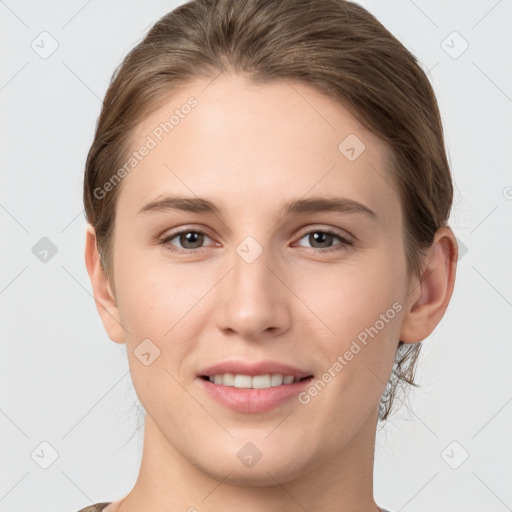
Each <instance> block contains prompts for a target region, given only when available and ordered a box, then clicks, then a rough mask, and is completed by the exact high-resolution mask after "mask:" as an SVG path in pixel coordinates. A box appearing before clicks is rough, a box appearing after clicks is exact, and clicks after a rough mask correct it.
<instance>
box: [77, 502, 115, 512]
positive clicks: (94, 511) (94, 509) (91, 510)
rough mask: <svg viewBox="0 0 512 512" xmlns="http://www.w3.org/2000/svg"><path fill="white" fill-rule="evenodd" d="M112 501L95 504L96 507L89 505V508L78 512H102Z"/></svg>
mask: <svg viewBox="0 0 512 512" xmlns="http://www.w3.org/2000/svg"><path fill="white" fill-rule="evenodd" d="M110 503H111V502H110V501H108V502H103V503H95V504H94V505H89V506H88V507H85V508H82V509H80V510H78V511H77V512H100V511H101V510H103V509H104V508H105V507H106V506H107V505H110Z"/></svg>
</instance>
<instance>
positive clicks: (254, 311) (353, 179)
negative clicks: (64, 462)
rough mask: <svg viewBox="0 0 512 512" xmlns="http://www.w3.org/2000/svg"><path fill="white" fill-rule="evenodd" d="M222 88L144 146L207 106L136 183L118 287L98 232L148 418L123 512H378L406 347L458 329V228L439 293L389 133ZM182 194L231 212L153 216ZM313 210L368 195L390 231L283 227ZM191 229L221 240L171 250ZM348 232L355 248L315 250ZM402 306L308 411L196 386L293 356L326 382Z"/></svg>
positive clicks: (91, 254)
mask: <svg viewBox="0 0 512 512" xmlns="http://www.w3.org/2000/svg"><path fill="white" fill-rule="evenodd" d="M208 83H209V81H206V80H198V81H195V82H191V83H190V84H188V85H187V86H186V87H184V88H183V89H181V90H180V91H178V92H175V93H173V95H172V97H171V98H169V100H168V101H167V102H166V104H165V105H164V106H163V107H162V108H160V109H159V110H158V111H155V112H154V113H153V114H151V115H150V116H149V117H148V118H147V119H145V120H144V122H142V123H141V124H140V125H139V127H138V129H137V130H136V133H134V136H133V148H134V149H135V148H138V147H140V146H141V145H142V144H143V143H144V140H145V139H146V137H147V135H148V134H150V133H151V131H152V130H153V129H154V127H155V126H157V125H158V124H159V123H160V122H162V121H163V120H165V119H168V118H169V115H170V113H172V111H173V110H174V109H175V108H179V107H180V105H182V104H184V103H185V102H186V100H187V98H189V97H190V96H194V97H195V98H196V99H197V100H198V106H197V107H195V108H194V109H193V110H192V111H191V113H190V114H189V115H188V116H186V117H185V118H184V119H182V120H180V123H179V125H178V126H176V127H175V128H174V130H173V131H172V132H171V133H169V134H168V135H166V136H165V137H164V139H163V140H162V141H161V142H160V143H159V144H158V146H157V147H156V148H154V149H152V150H151V152H150V153H149V154H148V155H147V156H146V157H145V158H144V159H143V160H142V161H141V162H140V163H139V164H138V165H137V167H136V168H135V169H133V170H132V171H131V172H130V173H129V174H128V175H127V176H126V177H125V178H124V179H123V180H122V183H121V185H119V186H121V190H120V195H119V198H118V203H117V206H116V222H115V230H114V237H113V269H114V272H113V283H111V282H109V281H108V279H107V277H106V275H105V273H104V272H103V270H102V268H101V266H100V262H99V256H98V252H97V249H96V241H95V234H94V228H93V227H92V226H89V228H88V231H87V236H86V265H87V270H88V273H89V276H90V278H91V283H92V287H93V291H94V297H95V300H96V304H97V307H98V312H99V314H100V316H101V319H102V322H103V324H104V326H105V329H106V331H107V333H108V336H109V337H110V339H112V340H113V341H114V342H116V343H126V345H127V347H126V348H127V354H128V360H129V365H130V371H131V376H132V379H133V383H134V387H135V390H136V392H137V395H138V397H139V399H140V402H141V404H142V405H143V406H144V409H145V410H146V413H147V416H146V423H145V434H144V450H143V456H142V462H141V468H140V473H139V477H138V479H137V482H136V484H135V486H134V488H133V490H132V491H131V492H130V493H129V494H128V495H127V496H126V497H125V498H124V499H123V500H118V501H116V502H114V503H113V504H112V505H110V506H109V507H108V508H107V509H106V511H107V512H114V511H117V512H131V511H133V512H135V511H137V510H143V509H144V510H152V511H153V512H160V511H161V512H163V511H167V512H168V511H170V510H172V511H174V510H176V511H178V510H183V511H186V510H190V511H193V510H199V511H201V512H203V511H207V512H210V511H211V512H213V511H222V512H230V511H234V510H237V511H238V510H239V509H240V504H243V509H244V510H245V511H248V512H259V511H265V512H269V511H271V512H272V511H275V512H278V511H279V512H282V511H283V510H287V511H292V512H294V511H303V510H308V511H309V512H314V511H323V512H325V511H339V510H343V511H344V512H356V511H358V512H360V511H363V510H364V511H368V512H377V511H378V510H379V508H378V506H377V505H376V503H375V501H374V498H373V478H372V477H373V459H374V445H375V432H376V426H377V413H378V404H379V399H380V396H381V394H382V392H383V391H384V388H385V385H386V382H387V381H388V378H389V375H390V373H391V369H392V365H393V361H394V357H395V352H396V348H397V345H398V341H399V339H401V340H402V341H404V342H406V343H417V342H419V341H421V340H423V339H425V338H426V337H427V336H428V335H429V334H430V333H431V332H432V331H433V330H434V328H435V327H436V325H437V324H438V323H439V321H440V320H441V318H442V317H443V315H444V313H445V310H446V308H447V306H448V303H449V300H450V297H451V294H452V290H453V287H454V281H455V270H456V261H457V246H456V241H455V237H454V235H453V233H452V231H451V230H450V229H448V228H441V229H439V230H438V232H437V233H436V236H435V240H434V244H433V246H432V248H431V249H430V251H428V253H427V258H426V259H425V270H424V272H423V274H422V276H421V278H419V277H412V276H411V277H410V278H409V276H408V274H407V269H406V260H405V252H404V242H403V239H402V228H403V215H402V211H401V206H400V198H399V196H398V193H397V191H396V188H395V187H394V186H393V183H394V182H393V177H392V175H391V172H390V170H389V169H388V168H387V167H386V164H387V161H388V157H389V154H388V149H387V147H386V146H385V145H384V143H383V142H382V141H381V140H380V139H379V138H378V137H376V136H375V135H373V134H372V133H370V132H369V131H367V130H366V129H365V128H364V127H363V126H362V125H361V124H360V123H359V122H358V121H357V120H356V119H355V118H354V117H353V116H352V115H351V114H350V113H349V111H348V110H347V109H345V108H344V107H343V106H342V105H340V104H339V103H337V102H334V101H333V100H332V99H329V98H327V97H325V96H323V95H322V94H321V93H320V92H318V91H316V90H315V89H312V88H310V87H308V86H306V85H300V84H297V83H296V84H293V86H291V85H290V84H288V83H286V82H275V83H273V84H265V85H255V84H252V83H250V82H248V81H247V80H246V79H245V78H243V77H240V76H237V75H234V74H229V73H224V74H223V75H222V76H220V77H219V78H217V79H216V80H214V81H213V82H212V83H210V84H209V85H208ZM207 85H208V86H207ZM349 134H356V135H357V137H358V138H359V139H360V140H361V141H363V142H364V144H365V146H366V149H365V151H364V152H363V153H362V154H361V155H360V156H359V157H358V158H357V159H356V160H354V161H349V160H348V159H347V158H346V157H345V156H344V155H343V154H342V153H341V152H340V151H339V150H338V145H339V144H340V142H342V141H343V140H344V139H345V138H346V137H347V136H348V135H349ZM372 166H373V167H372ZM376 170H378V172H376ZM383 178H384V179H383ZM166 194H175V195H183V196H186V197H196V196H199V197H204V198H208V199H210V200H211V201H213V202H215V203H216V204H217V205H218V206H219V207H220V208H222V211H223V213H222V215H220V216H217V215H214V214H210V213H191V212H183V211H177V210H174V211H173V210H171V211H159V212H151V213H146V214H141V215H137V212H138V211H139V210H140V209H141V208H142V207H143V206H144V205H146V204H147V203H149V202H151V201H154V200H155V199H157V198H161V197H162V196H163V195H166ZM313 196H315V197H319V196H321V197H327V196H343V197H346V198H350V199H352V200H354V201H358V202H360V203H363V204H364V205H366V206H367V207H368V208H370V209H371V210H372V211H373V212H375V214H376V217H375V218H373V217H372V216H369V215H365V214H362V213H340V212H334V211H327V212H318V213H312V214H308V215H298V214H293V215H290V216H288V217H283V216H281V215H280V210H281V208H282V206H283V205H284V204H285V203H286V202H288V201H292V200H296V199H303V198H310V197H313ZM181 227H185V228H190V231H196V232H197V230H200V231H201V232H203V233H205V234H206V236H205V238H204V241H203V243H202V247H203V249H201V250H199V252H198V249H194V248H193V247H198V246H200V242H199V244H198V245H196V246H194V245H193V244H190V243H189V245H187V241H186V240H183V238H182V239H181V243H180V238H179V237H178V238H176V237H174V238H173V239H172V242H170V241H168V242H167V243H166V244H165V243H162V240H163V238H164V237H165V236H168V235H170V234H171V232H172V231H173V230H176V228H181ZM329 228H331V229H334V230H337V231H338V232H339V233H340V235H341V236H343V237H345V238H347V239H348V240H352V241H353V245H347V244H344V243H342V242H341V241H340V240H339V239H337V238H336V237H334V238H332V239H329V238H327V239H325V240H324V241H323V242H322V241H321V240H320V242H315V239H314V238H313V236H312V235H311V236H308V233H310V232H313V233H314V232H318V231H320V232H322V230H325V229H329ZM249 235H250V236H252V237H253V238H254V239H255V240H256V241H257V242H258V244H259V245H260V246H261V248H262V249H263V252H262V253H261V255H260V256H259V257H258V258H257V259H256V260H255V261H253V262H252V263H247V262H246V261H245V260H244V259H243V258H242V257H240V255H239V253H237V251H236V248H237V246H238V245H239V244H240V242H242V240H244V238H245V237H247V236H249ZM169 247H174V248H175V249H176V250H178V251H180V249H181V251H182V252H172V251H171V250H169ZM329 248H337V249H338V250H331V251H330V252H327V251H328V249H329ZM186 251H189V252H188V253H187V254H185V252H186ZM194 251H195V252H194ZM189 253H190V254H189ZM112 285H114V286H112ZM113 290H115V293H114V291H113ZM394 303H399V304H400V305H401V306H402V310H401V311H400V312H399V313H397V314H396V315H395V316H394V318H393V319H392V320H390V321H389V322H388V323H386V325H385V327H384V328H382V329H381V330H380V331H379V332H378V335H376V336H375V337H374V338H372V339H370V340H369V342H368V344H367V345H366V346H364V348H363V349H362V350H361V351H360V352H359V353H358V354H357V355H355V356H354V357H353V359H352V360H351V361H350V362H349V363H348V364H347V365H346V366H344V368H343V370H342V371H340V372H338V373H337V374H336V376H335V377H334V378H333V379H332V380H331V381H330V382H329V383H328V385H326V386H325V388H324V389H322V391H321V392H320V393H318V395H317V396H315V397H313V398H311V401H310V402H309V403H308V404H307V405H303V404H301V403H300V402H299V401H298V400H296V399H295V398H292V399H291V400H288V401H287V402H285V403H284V404H282V405H280V406H279V407H277V408H275V409H273V410H271V411H268V412H265V413H258V414H251V413H241V412H235V411H232V410H231V409H228V408H226V407H225V406H223V405H221V404H219V403H217V402H216V401H214V400H213V399H212V398H210V396H209V395H207V394H206V393H205V392H204V391H202V388H201V386H200V385H199V381H198V379H197V378H196V372H197V371H199V370H200V369H201V368H204V367H206V366H209V365H211V364H214V363H218V362H220V361H223V360H226V359H244V360H249V361H261V360H274V361H279V362H284V363H287V364H290V365H293V366H296V367H299V368H301V369H305V370H308V371H309V372H310V373H312V374H314V375H315V377H321V376H322V374H323V373H324V372H325V371H326V370H327V369H328V368H329V367H332V365H333V363H334V362H335V361H336V360H337V357H338V355H340V354H344V353H345V352H346V350H348V349H349V347H350V345H351V343H352V341H353V340H354V339H356V337H357V335H358V334H359V333H361V332H362V331H364V329H365V328H366V327H369V326H373V325H374V324H375V322H376V321H377V320H378V319H379V318H380V315H381V314H383V313H385V312H386V311H387V310H388V309H390V308H391V307H392V305H393V304H394ZM145 338H149V339H150V340H151V341H152V342H153V343H154V344H155V345H156V346H158V348H159V350H160V356H159V357H158V358H156V359H155V360H154V361H153V362H152V364H150V365H149V366H145V365H144V364H141V362H140V361H139V359H138V358H137V357H136V356H135V355H134V350H135V349H136V348H137V346H138V345H139V344H140V343H141V341H142V340H143V339H145ZM247 442H251V443H253V444H254V445H255V446H257V448H258V449H259V451H260V452H261V453H262V457H261V459H260V460H259V461H258V462H257V463H256V464H255V465H254V466H252V467H250V468H248V467H246V466H245V465H244V464H242V463H241V462H240V460H239V459H238V458H237V452H238V451H239V450H240V449H241V447H242V446H244V445H245V444H246V443H247ZM193 507H194V508H193Z"/></svg>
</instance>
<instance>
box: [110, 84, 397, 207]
mask: <svg viewBox="0 0 512 512" xmlns="http://www.w3.org/2000/svg"><path fill="white" fill-rule="evenodd" d="M131 146H132V151H135V152H139V153H140V151H138V150H139V149H141V148H142V147H143V146H146V147H150V149H149V150H145V151H143V152H144V153H145V156H143V157H141V156H140V154H139V155H138V159H137V162H136V165H134V166H133V168H132V169H131V170H130V172H129V175H127V176H126V177H125V178H124V179H123V183H122V188H123V192H122V193H121V194H120V197H119V203H122V205H120V206H119V207H120V208H124V209H127V210H130V211H133V210H136V211H138V209H139V208H141V207H142V206H143V205H144V204H145V203H146V202H148V201H150V200H154V199H155V198H156V197H158V196H161V195H165V194H166V193H173V194H181V195H187V196H191V195H196V196H201V197H203V196H207V197H210V198H213V199H215V200H218V202H219V203H220V204H221V206H223V210H229V209H230V207H233V212H235V211H236V209H237V208H238V209H240V208H244V209H247V207H248V201H251V203H250V204H251V205H254V207H255V208H256V209H257V208H265V209H266V210H267V211H268V209H269V208H273V207H275V208H276V209H279V208H280V207H281V206H282V204H283V203H284V202H288V201H290V200H292V199H296V198H298V197H303V196H307V195H308V194H310V195H315V196H317V195H322V194H328V193H334V192H335V193H338V194H342V195H344V196H347V197H351V198H352V199H355V200H359V201H361V202H364V203H366V204H369V203H370V204H372V209H373V210H374V211H375V210H381V213H384V212H385V211H387V212H388V213H389V210H390V208H389V206H390V204H393V203H397V202H399V198H398V194H397V191H396V190H395V186H394V184H393V177H392V176H391V174H390V169H389V162H390V159H389V156H390V154H389V150H388V147H387V146H386V145H385V143H384V142H383V141H382V140H381V139H380V138H378V137H377V136H376V135H374V134H373V133H371V132H370V131H369V130H367V129H366V128H365V127H364V126H363V125H362V124H361V123H360V122H359V121H358V120H357V119H356V118H355V117H353V116H352V115H351V113H350V112H349V110H348V109H346V108H345V107H344V106H343V105H342V104H341V103H339V102H337V101H334V100H333V99H330V98H327V97H326V96H324V95H323V94H322V93H321V92H319V91H317V90H316V89H314V88H311V87H309V86H307V85H304V84H298V83H290V82H287V81H279V82H272V83H266V84H255V83H253V82H250V81H249V80H247V79H245V78H243V77H240V76H235V75H221V76H219V77H218V78H216V79H215V80H213V81H211V80H206V79H205V80H197V81H195V82H190V83H189V84H187V85H186V86H183V87H181V88H180V89H179V90H177V91H174V92H173V93H172V94H171V95H170V96H169V98H168V100H167V101H166V102H165V104H164V105H163V106H161V107H160V108H159V109H158V110H156V111H155V112H153V113H152V114H151V115H149V116H147V117H146V118H145V119H144V120H143V121H142V122H141V123H140V124H139V126H138V127H137V129H136V130H135V131H134V133H133V134H132V137H131ZM256 213H257V212H256V211H255V214H256Z"/></svg>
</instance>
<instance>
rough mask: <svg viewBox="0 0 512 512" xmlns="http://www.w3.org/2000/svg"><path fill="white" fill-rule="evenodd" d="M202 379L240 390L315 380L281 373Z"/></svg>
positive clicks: (209, 376) (208, 376) (221, 374)
mask: <svg viewBox="0 0 512 512" xmlns="http://www.w3.org/2000/svg"><path fill="white" fill-rule="evenodd" d="M200 378H201V379H203V380H205V381H208V382H211V383H212V384H217V385H220V386H228V387H234V388H238V389H269V388H272V387H277V386H289V385H290V384H296V383H298V382H303V381H306V380H310V379H312V378H313V375H308V376H306V377H295V376H294V375H283V374H280V373H273V374H270V373H267V374H264V375H246V374H240V373H237V374H233V373H217V374H215V375H200Z"/></svg>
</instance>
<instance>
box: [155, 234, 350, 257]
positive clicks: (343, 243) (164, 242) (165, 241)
mask: <svg viewBox="0 0 512 512" xmlns="http://www.w3.org/2000/svg"><path fill="white" fill-rule="evenodd" d="M184 233H196V234H199V235H205V236H206V237H208V238H211V237H209V236H208V235H207V234H206V233H205V232H204V231H201V230H197V229H181V230H179V231H175V232H173V233H170V234H169V235H167V236H166V237H165V238H163V239H162V240H161V243H162V245H165V246H166V248H167V249H168V250H169V251H172V252H176V253H188V254H194V253H196V254H197V253H200V252H203V250H205V249H207V247H199V248H197V249H176V248H173V247H172V246H171V244H170V241H171V240H173V239H175V238H176V237H178V236H180V235H182V234H184ZM312 233H323V234H327V235H331V236H333V237H334V238H337V239H338V240H339V241H340V242H341V243H340V244H337V245H336V246H334V247H328V248H326V249H318V248H315V247H303V246H300V247H303V249H306V250H308V252H324V253H325V252H333V251H339V250H342V249H343V248H344V246H352V245H353V242H351V241H350V240H347V239H346V238H344V237H343V236H341V235H340V234H339V233H337V232H336V231H333V230H331V229H312V230H310V231H306V232H305V233H303V234H302V235H301V237H300V238H299V240H302V239H303V238H304V237H306V236H308V235H311V234H312Z"/></svg>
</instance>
